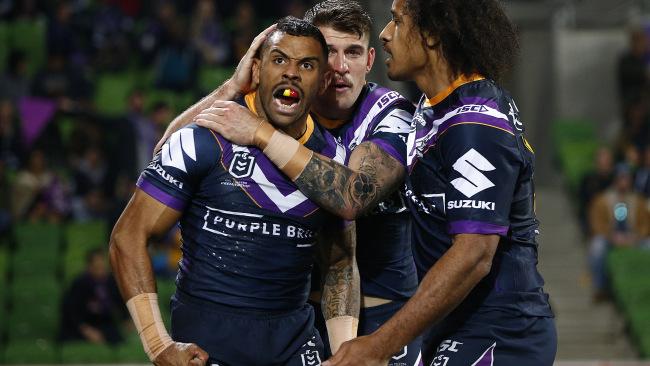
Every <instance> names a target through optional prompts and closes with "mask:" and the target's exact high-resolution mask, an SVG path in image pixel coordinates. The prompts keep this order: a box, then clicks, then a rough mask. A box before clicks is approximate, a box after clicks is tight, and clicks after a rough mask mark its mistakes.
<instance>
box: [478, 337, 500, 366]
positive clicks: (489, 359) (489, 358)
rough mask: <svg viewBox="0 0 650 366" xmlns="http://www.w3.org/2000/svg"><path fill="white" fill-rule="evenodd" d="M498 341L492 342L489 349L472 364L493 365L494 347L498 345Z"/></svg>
mask: <svg viewBox="0 0 650 366" xmlns="http://www.w3.org/2000/svg"><path fill="white" fill-rule="evenodd" d="M496 345H497V344H496V342H495V343H494V344H492V345H491V346H490V347H489V348H488V349H486V350H485V352H483V354H482V355H481V357H479V359H478V360H476V361H475V362H474V363H473V364H472V366H492V364H493V363H494V347H496Z"/></svg>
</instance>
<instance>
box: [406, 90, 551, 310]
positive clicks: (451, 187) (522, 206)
mask: <svg viewBox="0 0 650 366" xmlns="http://www.w3.org/2000/svg"><path fill="white" fill-rule="evenodd" d="M411 127H412V130H411V133H410V134H409V138H408V149H409V150H408V151H409V153H408V156H407V162H408V169H409V176H408V178H407V185H406V197H407V201H408V202H409V205H410V209H411V212H412V214H413V218H414V220H413V254H414V259H415V263H416V266H417V268H418V274H419V276H420V277H421V278H422V277H423V276H424V275H425V274H426V273H427V271H428V270H429V269H430V268H431V267H432V266H433V264H434V263H435V262H436V261H437V260H438V259H440V257H442V255H444V253H445V252H446V251H447V250H448V249H449V248H450V247H451V244H452V236H453V235H455V234H495V235H499V236H500V237H501V240H500V242H499V247H498V250H497V253H496V255H495V257H494V261H493V266H492V271H491V273H490V275H488V276H487V277H486V278H485V279H483V280H482V281H481V283H480V284H479V285H478V286H477V287H476V288H475V289H474V290H473V291H472V294H470V296H468V298H467V299H466V300H465V302H464V304H465V305H466V306H469V307H472V306H485V307H498V308H507V309H511V310H515V311H518V312H519V313H522V314H527V315H538V316H551V315H552V313H551V310H550V307H549V305H548V295H546V294H545V293H544V292H543V289H542V286H543V284H544V281H543V280H542V277H541V276H540V274H539V273H538V272H537V269H536V264H537V242H536V239H535V238H536V236H537V234H538V233H539V232H538V221H537V219H536V217H535V211H534V209H535V206H534V205H535V202H534V200H535V190H534V185H533V173H534V153H533V150H532V148H531V146H530V145H529V144H528V142H527V141H526V139H525V138H524V127H523V124H522V123H521V121H520V120H519V112H518V110H517V106H516V105H515V102H514V101H513V100H512V98H511V97H510V95H509V94H508V93H507V92H505V91H504V90H503V89H501V88H499V87H498V86H497V85H496V84H495V83H494V82H492V81H490V80H486V79H483V78H481V77H473V78H461V79H459V80H458V81H457V82H455V83H454V86H453V88H451V89H450V90H449V91H447V92H443V93H442V94H440V95H438V96H436V97H434V98H433V99H432V100H427V99H426V98H424V97H423V98H422V100H421V101H420V104H419V105H418V107H417V110H416V112H415V115H414V118H413V123H412V126H411ZM460 308H464V306H461V307H460Z"/></svg>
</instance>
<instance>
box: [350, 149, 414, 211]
mask: <svg viewBox="0 0 650 366" xmlns="http://www.w3.org/2000/svg"><path fill="white" fill-rule="evenodd" d="M348 167H350V169H353V170H356V171H359V172H360V173H362V174H365V175H366V176H368V178H370V181H371V182H374V185H375V186H376V190H377V197H376V198H375V199H376V200H377V201H381V200H383V199H385V198H386V197H387V196H388V195H389V194H390V193H392V192H393V191H394V190H395V189H396V188H397V187H398V186H399V185H400V184H401V183H402V182H403V181H404V177H405V176H406V168H405V167H404V165H403V164H402V163H401V162H400V161H399V160H397V159H396V158H395V157H393V156H392V155H391V154H389V153H388V152H386V151H384V150H383V149H382V148H381V147H380V146H379V145H378V144H377V143H376V142H373V141H366V142H363V143H361V144H360V145H359V146H357V147H356V148H355V149H354V150H353V151H352V152H351V153H350V159H349V161H348Z"/></svg>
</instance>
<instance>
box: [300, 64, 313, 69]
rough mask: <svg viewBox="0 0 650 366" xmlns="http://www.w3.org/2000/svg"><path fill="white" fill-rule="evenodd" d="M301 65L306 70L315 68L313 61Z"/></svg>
mask: <svg viewBox="0 0 650 366" xmlns="http://www.w3.org/2000/svg"><path fill="white" fill-rule="evenodd" d="M301 66H302V68H303V69H305V70H313V69H314V65H313V64H312V63H311V62H303V63H302V65H301Z"/></svg>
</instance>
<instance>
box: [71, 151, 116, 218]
mask: <svg viewBox="0 0 650 366" xmlns="http://www.w3.org/2000/svg"><path fill="white" fill-rule="evenodd" d="M106 174H107V166H106V162H105V160H104V157H103V154H102V152H101V150H100V149H99V148H98V147H97V146H89V147H87V148H86V151H85V152H84V154H83V156H82V157H81V158H80V159H79V160H78V161H77V163H76V166H75V167H74V168H73V177H74V187H75V188H74V197H73V203H72V214H73V218H74V219H75V220H78V221H87V220H102V219H106V218H107V217H106V215H107V207H108V202H106V198H105V195H104V189H105V185H106Z"/></svg>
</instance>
